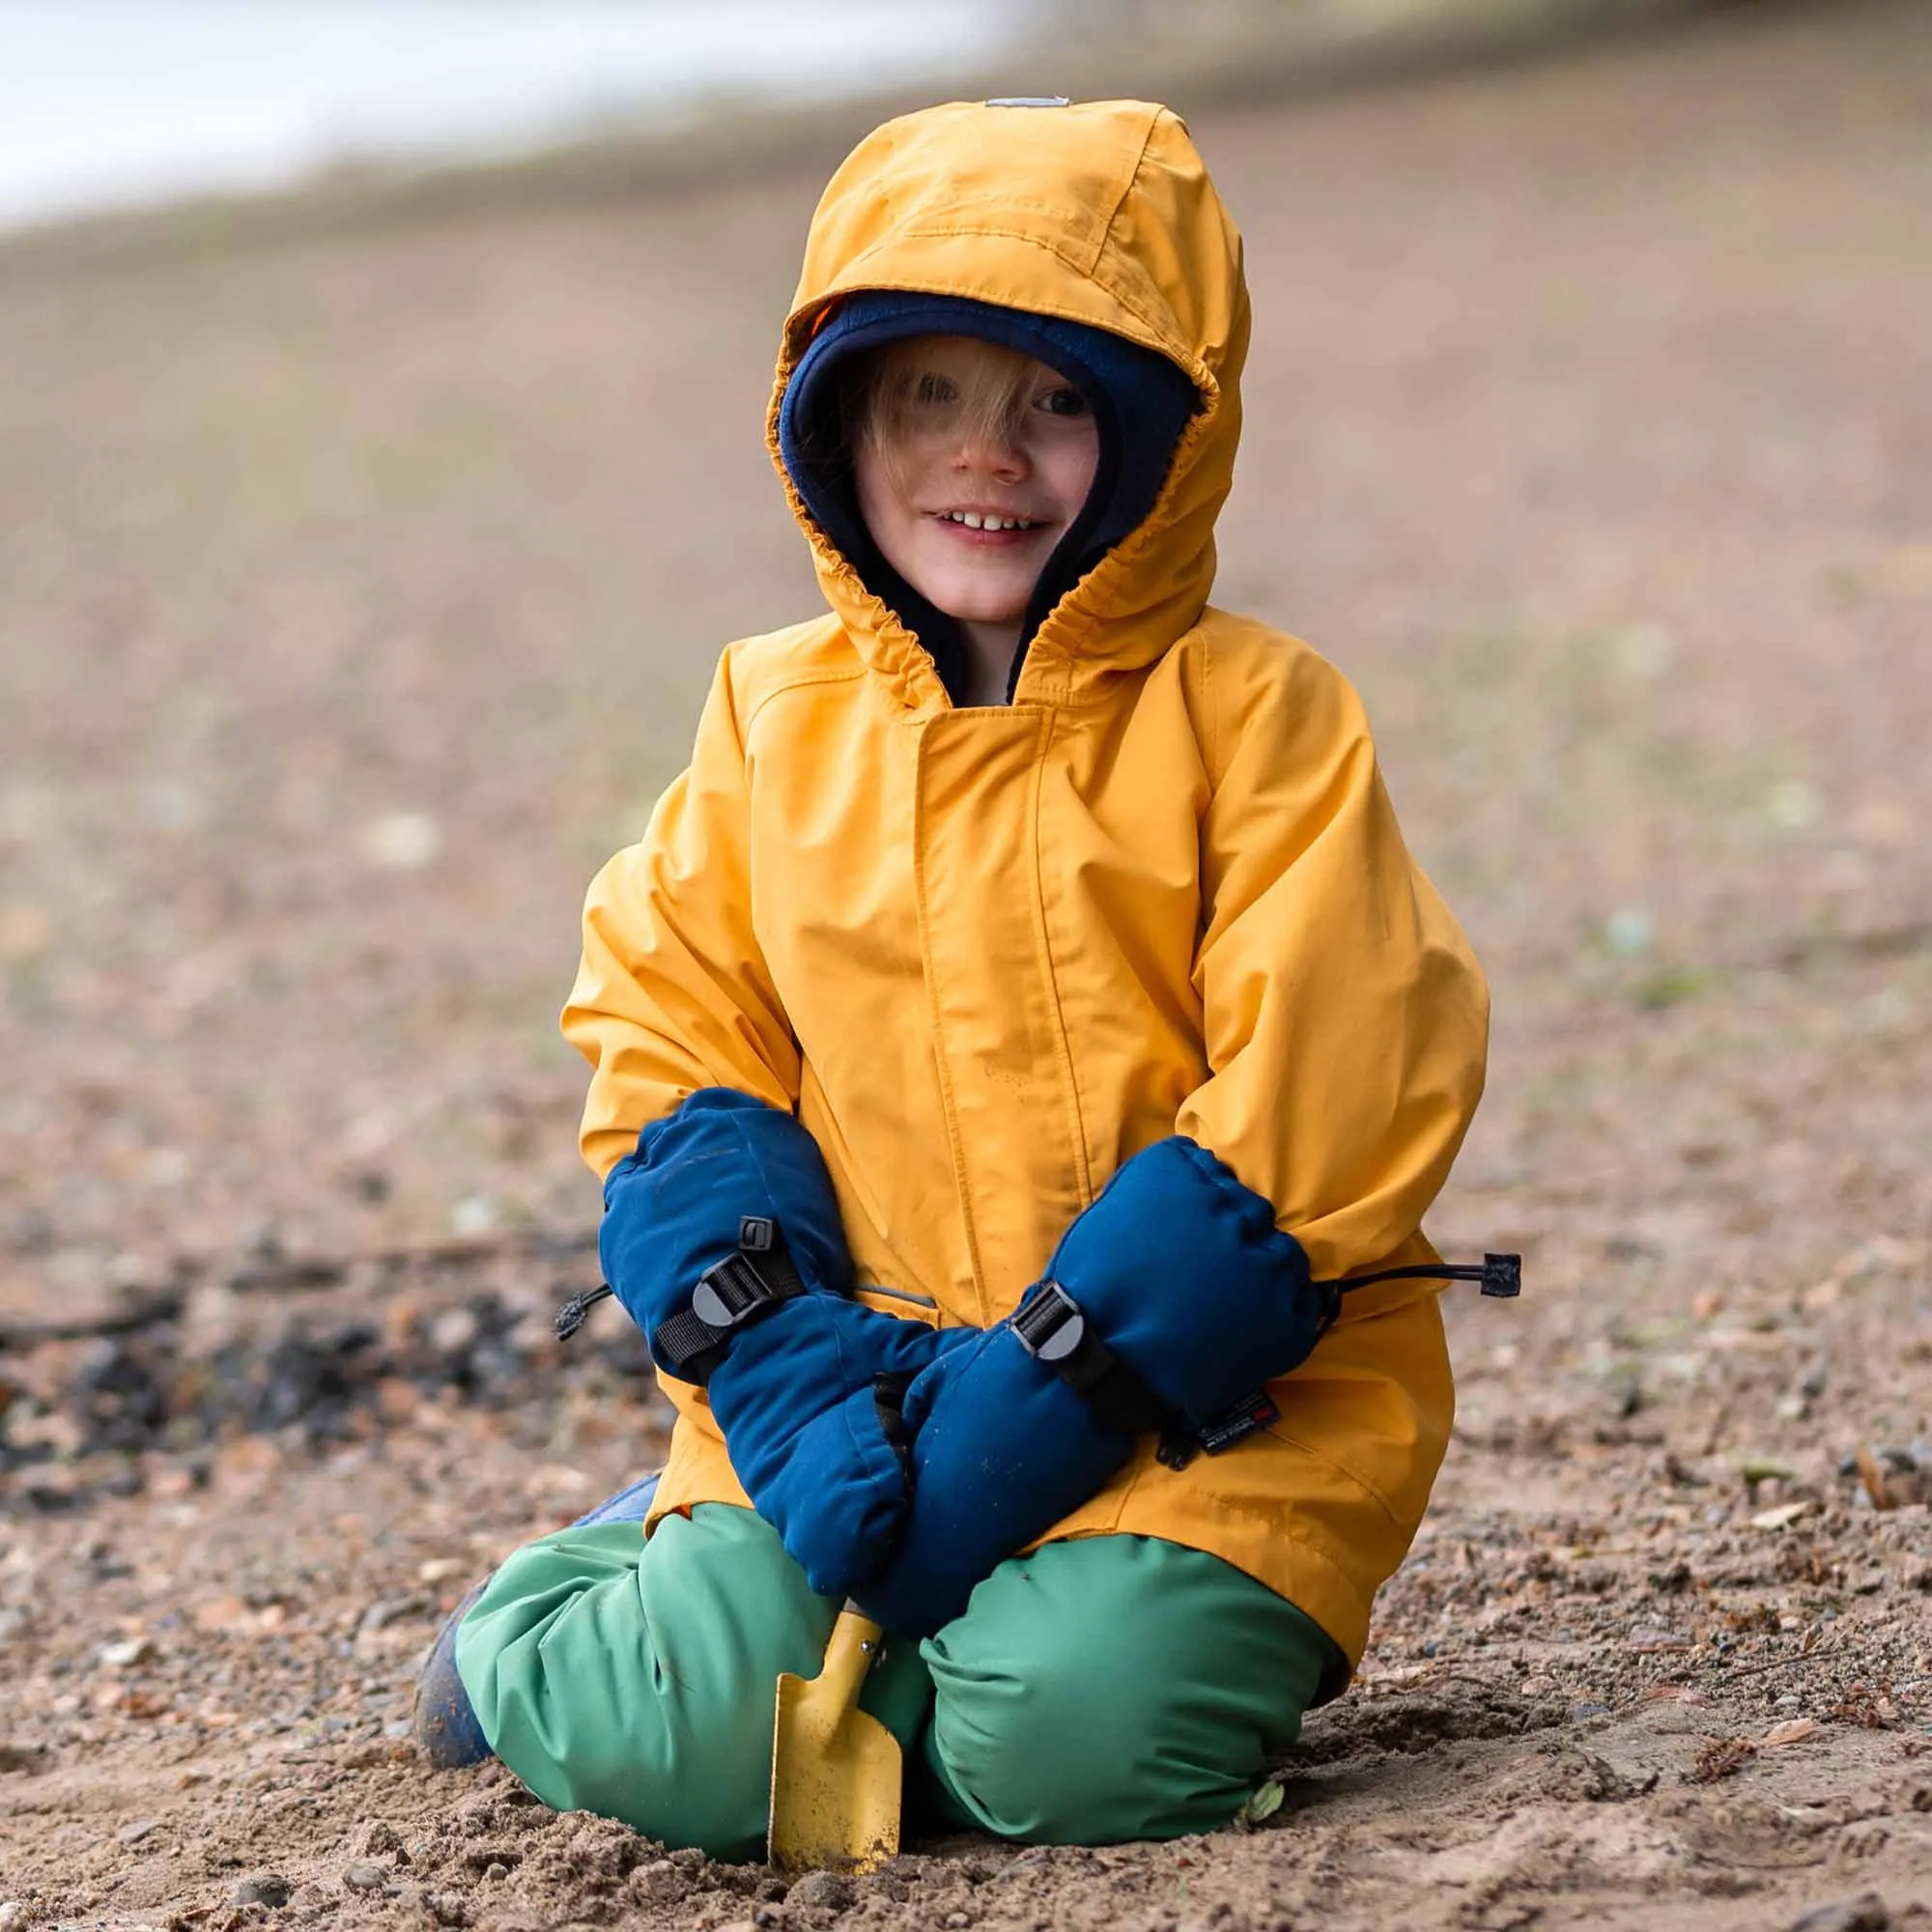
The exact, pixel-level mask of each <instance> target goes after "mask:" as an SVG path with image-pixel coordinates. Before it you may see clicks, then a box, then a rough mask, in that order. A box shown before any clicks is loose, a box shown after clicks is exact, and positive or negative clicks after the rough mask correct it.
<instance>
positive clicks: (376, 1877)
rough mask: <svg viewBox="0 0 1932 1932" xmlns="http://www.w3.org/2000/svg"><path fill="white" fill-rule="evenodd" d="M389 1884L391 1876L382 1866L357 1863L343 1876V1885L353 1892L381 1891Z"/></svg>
mask: <svg viewBox="0 0 1932 1932" xmlns="http://www.w3.org/2000/svg"><path fill="white" fill-rule="evenodd" d="M388 1882H389V1874H388V1872H387V1870H386V1869H385V1868H384V1866H382V1865H370V1864H362V1863H359V1862H358V1863H355V1864H353V1865H351V1866H350V1867H349V1869H348V1870H347V1871H346V1872H344V1873H343V1874H342V1883H343V1884H344V1885H346V1886H347V1887H348V1888H349V1889H350V1890H351V1891H381V1890H382V1889H383V1888H384V1886H385V1885H387V1884H388Z"/></svg>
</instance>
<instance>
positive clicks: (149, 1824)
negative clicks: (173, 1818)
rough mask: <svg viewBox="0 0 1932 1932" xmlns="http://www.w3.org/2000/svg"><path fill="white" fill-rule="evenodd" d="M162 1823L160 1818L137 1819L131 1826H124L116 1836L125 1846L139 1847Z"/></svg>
mask: <svg viewBox="0 0 1932 1932" xmlns="http://www.w3.org/2000/svg"><path fill="white" fill-rule="evenodd" d="M160 1822H161V1821H160V1820H159V1819H158V1818H136V1819H135V1820H134V1822H133V1823H132V1824H131V1825H123V1826H122V1827H121V1829H120V1830H119V1831H118V1832H116V1833H115V1834H114V1835H115V1836H116V1837H117V1838H119V1839H120V1840H121V1842H122V1843H123V1844H124V1845H138V1844H139V1843H140V1842H141V1840H142V1839H143V1838H145V1837H146V1836H147V1835H148V1833H150V1832H152V1831H153V1830H154V1829H155V1827H156V1825H158V1824H159V1823H160Z"/></svg>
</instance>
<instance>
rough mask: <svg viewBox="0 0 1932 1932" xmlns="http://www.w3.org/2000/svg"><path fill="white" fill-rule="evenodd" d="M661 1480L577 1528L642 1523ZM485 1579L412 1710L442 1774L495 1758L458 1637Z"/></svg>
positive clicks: (439, 1639) (430, 1663)
mask: <svg viewBox="0 0 1932 1932" xmlns="http://www.w3.org/2000/svg"><path fill="white" fill-rule="evenodd" d="M658 1474H659V1472H658V1471H657V1470H653V1471H652V1472H651V1473H650V1474H649V1475H648V1476H646V1477H644V1478H643V1480H642V1481H641V1482H637V1483H633V1484H632V1485H631V1487H630V1488H629V1489H628V1490H619V1491H618V1492H617V1493H616V1494H615V1495H614V1496H612V1497H611V1499H610V1500H609V1501H608V1502H602V1503H599V1504H598V1505H597V1507H596V1508H595V1509H594V1510H592V1511H591V1512H590V1514H589V1515H588V1516H581V1517H579V1518H578V1519H577V1521H576V1522H575V1523H573V1524H572V1525H571V1526H572V1528H582V1526H583V1525H584V1524H586V1523H593V1522H642V1521H643V1520H644V1518H645V1517H646V1516H648V1515H649V1514H650V1508H651V1501H652V1499H653V1498H654V1497H655V1496H656V1494H657V1492H658ZM489 1580H490V1579H489V1577H483V1578H482V1579H481V1581H479V1582H477V1583H474V1584H472V1585H471V1586H470V1588H469V1589H468V1590H466V1591H465V1592H464V1594H463V1600H462V1602H461V1603H459V1604H458V1605H457V1606H456V1607H455V1608H454V1609H453V1610H451V1611H450V1613H449V1615H448V1616H447V1617H445V1618H444V1619H443V1623H442V1628H441V1629H440V1631H438V1632H437V1634H436V1640H435V1641H434V1642H433V1643H432V1644H431V1645H430V1647H429V1651H428V1653H427V1654H426V1655H425V1657H424V1658H423V1661H422V1668H421V1669H420V1670H418V1671H417V1673H416V1694H415V1702H414V1704H413V1705H412V1707H411V1710H410V1723H411V1727H412V1730H413V1732H414V1734H415V1741H416V1743H417V1745H418V1746H419V1747H421V1749H422V1752H423V1754H424V1756H426V1757H427V1758H428V1759H429V1761H430V1762H431V1763H432V1764H433V1765H435V1766H437V1767H438V1769H439V1770H442V1771H460V1770H462V1769H463V1768H464V1767H465V1766H467V1765H472V1764H481V1763H482V1762H483V1761H484V1759H486V1758H489V1757H494V1756H495V1755H496V1753H495V1752H494V1751H492V1750H491V1748H490V1740H489V1739H488V1738H486V1737H485V1736H484V1735H483V1726H482V1725H481V1724H479V1723H478V1722H477V1721H476V1711H475V1708H474V1706H472V1705H471V1703H470V1701H469V1691H467V1690H465V1689H464V1688H463V1679H462V1678H461V1677H459V1676H458V1675H457V1671H456V1633H457V1631H458V1630H459V1629H460V1628H461V1627H462V1623H463V1619H464V1618H465V1617H467V1616H468V1615H469V1611H470V1609H471V1607H472V1606H473V1605H474V1604H475V1602H476V1599H477V1598H478V1597H480V1596H481V1595H482V1594H483V1590H484V1586H485V1584H487V1583H488V1582H489Z"/></svg>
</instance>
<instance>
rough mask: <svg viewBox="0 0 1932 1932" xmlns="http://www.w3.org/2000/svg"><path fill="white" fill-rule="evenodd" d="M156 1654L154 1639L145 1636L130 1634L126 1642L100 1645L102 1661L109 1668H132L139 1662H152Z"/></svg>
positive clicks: (103, 1665) (104, 1666)
mask: <svg viewBox="0 0 1932 1932" xmlns="http://www.w3.org/2000/svg"><path fill="white" fill-rule="evenodd" d="M154 1656H155V1645H154V1641H153V1639H152V1638H150V1637H145V1636H130V1637H129V1638H128V1640H127V1641H126V1642H125V1643H104V1644H102V1645H101V1646H100V1662H101V1665H102V1667H103V1668H104V1669H107V1670H132V1669H133V1668H134V1667H135V1665H137V1664H141V1663H150V1662H153V1661H154Z"/></svg>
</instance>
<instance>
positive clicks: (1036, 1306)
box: [1012, 1281, 1175, 1435]
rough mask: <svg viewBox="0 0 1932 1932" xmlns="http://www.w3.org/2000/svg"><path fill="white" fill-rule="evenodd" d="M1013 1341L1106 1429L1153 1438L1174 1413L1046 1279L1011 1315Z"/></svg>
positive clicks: (1068, 1297)
mask: <svg viewBox="0 0 1932 1932" xmlns="http://www.w3.org/2000/svg"><path fill="white" fill-rule="evenodd" d="M1012 1330H1013V1336H1014V1339H1015V1340H1016V1341H1017V1342H1018V1343H1019V1345H1020V1347H1021V1348H1022V1349H1024V1350H1026V1351H1027V1353H1028V1354H1030V1355H1031V1356H1032V1357H1033V1358H1034V1359H1035V1360H1036V1361H1037V1362H1040V1363H1043V1364H1044V1365H1045V1366H1046V1367H1047V1368H1049V1369H1051V1370H1052V1371H1053V1372H1054V1374H1055V1375H1057V1376H1058V1377H1059V1378H1061V1380H1063V1381H1064V1382H1065V1383H1066V1384H1067V1386H1068V1387H1069V1388H1071V1389H1072V1390H1073V1392H1074V1393H1075V1394H1076V1395H1078V1396H1079V1397H1080V1399H1081V1401H1083V1402H1084V1403H1085V1404H1086V1405H1087V1406H1088V1408H1089V1409H1090V1410H1092V1411H1093V1415H1094V1421H1096V1422H1097V1423H1098V1424H1099V1425H1100V1427H1101V1428H1102V1429H1111V1430H1113V1431H1114V1432H1115V1434H1117V1435H1153V1434H1155V1433H1157V1432H1160V1431H1163V1430H1165V1429H1167V1428H1168V1427H1169V1426H1170V1425H1171V1424H1172V1423H1173V1421H1174V1419H1175V1417H1174V1411H1173V1409H1172V1408H1170V1407H1169V1406H1168V1405H1167V1404H1166V1403H1164V1402H1163V1401H1162V1400H1161V1399H1160V1397H1159V1396H1158V1395H1156V1394H1155V1393H1154V1391H1153V1390H1152V1389H1151V1388H1150V1387H1149V1386H1148V1384H1147V1382H1146V1381H1144V1380H1143V1379H1142V1378H1141V1377H1140V1375H1139V1374H1138V1373H1137V1372H1136V1371H1135V1370H1134V1369H1132V1368H1130V1367H1129V1366H1128V1365H1127V1364H1126V1363H1125V1362H1123V1361H1122V1359H1121V1357H1120V1356H1119V1355H1117V1354H1115V1352H1114V1351H1113V1350H1111V1349H1110V1348H1108V1346H1107V1345H1106V1343H1104V1342H1103V1341H1101V1339H1100V1338H1099V1336H1098V1335H1096V1334H1095V1333H1094V1328H1093V1324H1092V1323H1091V1322H1090V1321H1088V1320H1087V1317H1086V1315H1085V1314H1084V1313H1083V1312H1082V1310H1081V1307H1080V1304H1079V1303H1078V1302H1077V1301H1075V1300H1074V1298H1073V1297H1072V1296H1071V1295H1070V1294H1068V1293H1067V1292H1066V1291H1065V1289H1064V1288H1062V1287H1061V1285H1060V1284H1059V1283H1058V1282H1057V1281H1043V1282H1041V1283H1040V1285H1039V1287H1038V1289H1037V1291H1036V1292H1035V1293H1032V1294H1030V1295H1029V1296H1028V1297H1027V1298H1026V1300H1025V1301H1024V1302H1022V1303H1021V1304H1020V1306H1019V1307H1018V1308H1017V1309H1016V1310H1014V1312H1013V1315H1012Z"/></svg>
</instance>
